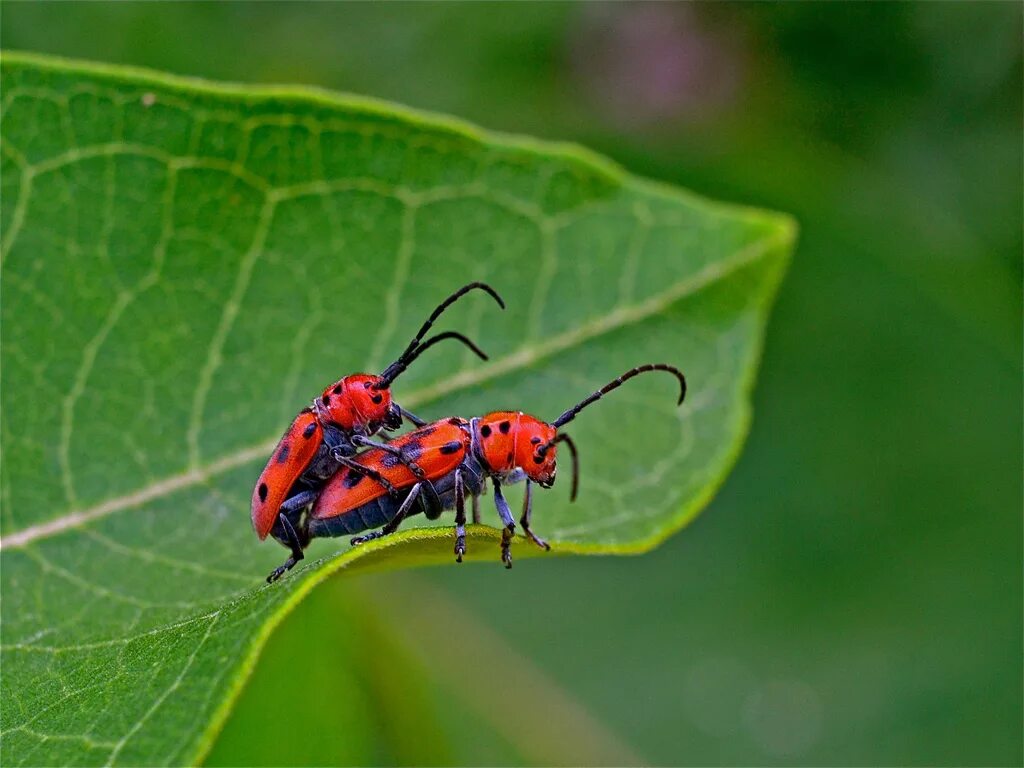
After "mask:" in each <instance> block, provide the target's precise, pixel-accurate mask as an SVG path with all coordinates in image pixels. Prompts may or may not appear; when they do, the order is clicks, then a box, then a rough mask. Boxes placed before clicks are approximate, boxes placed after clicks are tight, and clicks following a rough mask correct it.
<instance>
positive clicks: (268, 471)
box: [251, 282, 505, 545]
mask: <svg viewBox="0 0 1024 768" xmlns="http://www.w3.org/2000/svg"><path fill="white" fill-rule="evenodd" d="M477 288H479V289H480V290H483V291H486V292H487V293H489V294H490V295H491V296H493V297H494V300H495V301H497V302H498V305H499V306H500V307H501V308H502V309H504V308H505V303H504V301H502V299H501V297H500V296H499V295H498V294H497V292H496V291H495V290H494V289H493V288H491V287H490V286H489V285H487V284H486V283H478V282H477V283H469V284H468V285H465V286H463V287H462V288H460V289H459V290H458V291H456V292H455V293H453V294H452V295H451V296H449V297H448V298H447V299H445V300H444V301H443V302H441V304H440V305H438V307H437V308H436V309H435V310H434V311H433V312H432V313H431V315H430V317H428V318H427V321H426V322H425V323H424V324H423V326H422V327H421V328H420V330H419V332H418V333H417V334H416V336H415V337H414V338H413V340H412V341H411V342H409V345H408V346H407V347H406V348H405V351H404V352H402V354H401V355H400V356H399V357H398V359H397V360H395V362H393V363H392V364H391V365H389V366H388V367H387V368H385V369H384V371H383V372H382V373H381V374H380V375H379V376H374V375H373V374H368V373H357V374H353V375H351V376H345V377H344V378H342V379H339V380H338V381H336V382H335V383H334V384H332V385H330V386H329V387H327V389H325V390H324V391H323V394H321V395H320V397H318V398H316V399H315V400H314V401H313V403H312V405H311V406H310V407H309V408H305V409H303V410H302V412H301V413H299V415H298V416H297V417H296V418H295V421H293V422H292V424H291V426H290V427H289V428H288V431H287V432H285V434H284V436H283V437H282V438H281V441H280V442H279V443H278V444H277V447H276V448H275V449H274V453H273V454H272V455H271V457H270V460H269V461H268V462H267V465H266V467H265V468H264V469H263V472H262V473H261V474H260V476H259V479H258V480H257V481H256V487H255V488H254V489H253V493H252V509H251V514H252V524H253V527H254V528H255V529H256V533H257V535H258V536H259V537H260V540H263V539H265V538H266V537H267V534H268V533H273V534H274V537H275V538H276V539H278V540H279V541H282V542H285V543H286V544H288V542H290V538H289V537H288V534H287V531H286V530H284V529H283V528H282V526H281V525H280V524H279V523H278V520H279V512H280V509H281V504H282V503H283V502H284V501H285V499H287V498H288V497H289V496H290V495H293V494H294V493H297V492H301V491H302V490H303V489H304V488H312V487H316V486H318V485H320V484H321V483H322V482H323V481H324V480H326V479H327V478H328V477H330V476H331V475H332V474H333V473H334V472H335V471H337V469H338V468H339V467H341V466H355V465H354V464H353V461H352V458H351V457H352V456H354V455H355V453H356V452H357V450H358V449H359V448H360V447H364V446H373V447H375V448H377V449H378V450H380V451H383V452H391V453H392V454H394V455H396V456H398V458H399V459H401V458H402V457H401V455H400V454H399V452H398V451H397V449H394V448H390V447H389V446H387V445H384V444H383V443H379V442H374V441H372V440H370V439H369V436H371V435H374V434H376V433H377V432H379V431H380V430H381V429H385V430H395V429H398V428H399V427H401V425H402V419H403V417H404V418H406V419H408V420H409V421H411V422H412V423H413V424H415V425H416V426H423V424H424V423H425V422H424V421H422V420H421V419H419V418H417V417H416V416H414V415H413V414H411V413H409V412H408V411H406V410H404V409H403V408H402V407H401V406H399V405H398V403H396V402H394V401H393V400H392V399H391V390H390V387H391V383H392V382H393V381H394V380H395V379H396V378H398V376H400V375H401V374H402V372H403V371H405V369H406V368H407V367H408V366H409V365H410V364H411V363H412V362H413V361H414V360H415V359H416V358H417V357H419V356H420V355H421V354H422V353H423V352H424V351H425V350H427V349H429V348H430V347H432V346H433V345H434V344H436V343H437V342H439V341H443V340H444V339H457V340H458V341H461V342H462V343H463V344H465V345H466V346H467V347H469V348H470V349H471V350H473V352H474V353H476V354H477V355H478V356H479V357H480V358H481V359H484V360H486V359H487V355H485V354H484V353H483V352H482V351H481V350H480V349H479V348H478V347H477V346H476V345H475V344H474V343H473V342H472V341H470V340H469V339H467V338H466V337H465V336H463V335H462V334H460V333H456V332H454V331H446V332H444V333H439V334H437V335H436V336H433V337H431V338H430V339H427V340H426V341H422V339H423V336H424V335H425V334H426V333H427V331H428V330H429V329H430V327H431V326H432V325H433V323H434V321H435V320H437V318H438V317H439V316H440V315H441V313H442V312H444V311H445V309H447V308H448V307H449V306H450V305H451V304H453V303H454V302H455V301H457V300H458V299H459V298H460V297H461V296H463V295H464V294H466V293H468V292H469V291H472V290H474V289H477ZM410 468H411V470H412V471H413V472H415V473H416V474H417V475H419V474H421V471H420V469H419V467H417V466H416V465H415V464H414V463H412V462H411V460H410ZM362 471H364V472H366V473H367V474H368V475H369V476H370V477H371V479H373V480H376V481H378V482H379V483H380V484H381V486H382V487H381V490H382V491H386V492H394V488H393V487H392V486H391V485H390V483H388V481H387V480H386V479H385V478H383V477H382V476H381V475H379V474H378V473H377V472H375V471H373V470H372V469H368V468H364V469H363V470H362ZM288 545H290V544H288Z"/></svg>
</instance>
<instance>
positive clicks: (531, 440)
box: [530, 437, 540, 445]
mask: <svg viewBox="0 0 1024 768" xmlns="http://www.w3.org/2000/svg"><path fill="white" fill-rule="evenodd" d="M530 442H531V443H533V444H534V445H536V444H537V443H539V442H540V438H539V437H531V438H530Z"/></svg>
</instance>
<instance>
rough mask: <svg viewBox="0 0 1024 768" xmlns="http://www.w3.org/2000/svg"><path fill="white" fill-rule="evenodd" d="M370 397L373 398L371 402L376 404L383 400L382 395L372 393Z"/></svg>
mask: <svg viewBox="0 0 1024 768" xmlns="http://www.w3.org/2000/svg"><path fill="white" fill-rule="evenodd" d="M370 399H371V400H373V402H374V403H375V404H376V405H380V404H381V403H382V402H384V395H374V396H373V397H371V398H370Z"/></svg>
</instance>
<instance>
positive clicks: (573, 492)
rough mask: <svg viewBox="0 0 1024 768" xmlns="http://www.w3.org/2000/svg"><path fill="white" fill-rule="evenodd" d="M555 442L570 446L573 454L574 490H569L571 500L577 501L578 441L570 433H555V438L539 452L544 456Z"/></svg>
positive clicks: (570, 451) (578, 486)
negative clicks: (573, 439)
mask: <svg viewBox="0 0 1024 768" xmlns="http://www.w3.org/2000/svg"><path fill="white" fill-rule="evenodd" d="M555 443H565V444H566V446H568V448H569V453H571V454H572V490H571V491H570V492H569V501H570V502H572V501H576V493H577V491H579V489H580V466H579V455H578V454H577V453H576V443H574V442H573V441H572V438H571V437H569V436H568V435H565V434H563V435H555V439H554V440H552V441H551V442H549V443H544V445H542V446H541V447H540V450H539V451H538V453H539V454H540V455H541V456H543V455H544V454H546V453H547V452H548V450H549V449H550V448H551V447H552V446H554V445H555Z"/></svg>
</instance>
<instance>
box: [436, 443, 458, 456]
mask: <svg viewBox="0 0 1024 768" xmlns="http://www.w3.org/2000/svg"><path fill="white" fill-rule="evenodd" d="M460 450H462V443H460V442H459V441H458V440H452V441H451V442H448V443H445V444H444V445H442V446H441V448H440V451H441V453H443V454H444V455H445V456H450V455H451V454H453V453H458V452H459V451H460Z"/></svg>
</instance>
